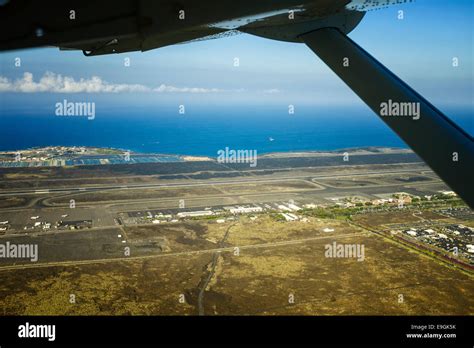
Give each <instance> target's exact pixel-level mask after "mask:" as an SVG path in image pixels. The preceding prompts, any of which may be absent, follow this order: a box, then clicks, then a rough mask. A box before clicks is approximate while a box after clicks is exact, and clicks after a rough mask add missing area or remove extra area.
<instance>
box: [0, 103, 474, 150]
mask: <svg viewBox="0 0 474 348" xmlns="http://www.w3.org/2000/svg"><path fill="white" fill-rule="evenodd" d="M443 111H445V112H446V113H447V114H448V115H449V116H450V117H452V119H453V120H454V121H455V122H456V123H458V124H459V125H460V126H461V127H463V128H464V129H465V130H466V131H467V132H469V133H470V134H474V125H473V118H472V113H471V111H470V110H466V109H464V110H463V109H445V110H443ZM53 145H58V146H59V145H65V146H94V147H108V148H119V149H126V150H131V151H134V152H141V153H162V154H181V155H183V154H186V155H202V156H212V157H215V156H216V153H217V151H218V150H220V149H224V148H225V147H229V148H231V149H252V150H253V149H255V150H257V151H258V153H259V154H263V153H271V152H289V151H304V150H335V149H344V148H354V147H367V146H386V147H406V145H405V144H404V143H403V142H402V141H401V140H400V139H399V138H398V137H397V135H396V134H394V133H393V132H392V131H391V130H390V129H389V128H388V127H387V126H386V125H385V124H384V123H383V122H382V121H381V120H380V119H379V118H378V117H377V116H376V115H375V114H373V113H372V111H371V110H370V109H368V108H365V107H358V108H353V107H352V108H349V107H347V108H342V107H337V108H335V107H321V106H304V107H299V108H297V109H296V110H295V114H293V115H291V114H289V113H288V109H287V108H285V107H275V106H271V107H266V106H262V105H259V106H253V107H251V106H245V107H243V106H235V107H232V108H229V107H226V108H219V107H206V106H197V107H188V108H187V109H186V113H185V114H184V115H180V114H179V113H178V110H177V108H175V107H163V108H159V107H157V108H130V109H119V110H117V109H115V110H100V112H99V111H98V112H97V114H96V117H95V119H94V120H88V119H87V117H58V116H55V115H54V112H53V111H51V112H45V111H42V112H32V111H31V112H27V113H15V112H5V113H3V112H2V115H1V116H0V150H2V151H4V150H22V149H27V148H31V147H43V146H53Z"/></svg>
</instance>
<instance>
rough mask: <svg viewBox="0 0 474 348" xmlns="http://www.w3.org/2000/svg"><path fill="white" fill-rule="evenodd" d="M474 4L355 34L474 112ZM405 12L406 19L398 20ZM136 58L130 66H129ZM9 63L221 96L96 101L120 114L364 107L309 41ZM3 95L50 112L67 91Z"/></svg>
mask: <svg viewBox="0 0 474 348" xmlns="http://www.w3.org/2000/svg"><path fill="white" fill-rule="evenodd" d="M473 4H474V1H472V0H417V1H416V2H415V3H410V4H404V5H396V6H392V7H390V8H387V9H383V10H378V11H372V12H369V13H367V15H366V16H365V18H364V19H363V21H362V22H361V24H360V25H359V26H358V27H357V28H356V29H355V30H354V31H353V32H352V33H351V34H350V36H351V38H353V39H354V40H355V41H356V42H357V43H359V44H360V45H361V46H362V47H364V48H365V49H366V50H367V51H369V52H370V53H372V54H373V55H374V56H375V57H376V58H378V59H379V60H380V61H381V62H382V63H383V64H385V65H386V66H387V67H388V68H389V69H391V70H392V71H393V72H394V73H396V74H397V75H398V76H400V77H401V78H402V79H404V80H405V81H406V82H407V83H408V84H410V85H411V86H412V87H414V88H415V89H417V90H418V91H419V92H420V93H421V94H422V95H424V96H425V97H426V98H427V99H428V100H430V101H431V102H432V103H433V104H435V105H436V106H438V107H440V108H441V109H442V110H443V108H451V107H464V108H466V106H467V107H469V108H471V109H472V105H473V104H472V103H473V91H474V87H473V81H474V62H473V55H474V53H473V47H474V46H473V35H474V34H473V32H474V30H473V23H474V18H473V17H474V5H473ZM400 9H401V10H403V11H404V19H403V20H399V19H398V18H397V14H398V11H399V10H400ZM15 57H20V58H21V59H22V66H21V67H20V68H17V67H15V66H14V64H13V63H14V59H15ZM127 57H128V58H130V61H131V66H130V67H125V66H124V59H125V58H127ZM235 57H238V58H239V60H240V66H239V67H234V66H233V63H234V58H235ZM453 57H458V58H459V64H460V65H459V67H457V68H453V67H452V59H453ZM0 62H1V70H0V76H2V77H4V78H8V79H10V80H15V79H19V78H21V77H22V76H23V74H24V73H25V72H29V73H32V74H33V78H34V80H35V81H37V80H38V79H39V78H40V77H41V76H43V75H44V74H45V72H47V71H50V72H53V73H55V74H60V75H62V76H69V77H72V78H74V79H76V80H78V79H80V78H85V79H89V78H91V77H92V76H98V77H100V78H101V79H102V80H103V81H107V82H108V83H111V84H139V85H144V86H148V87H150V88H155V87H158V86H160V85H162V84H165V85H167V86H174V87H176V88H189V87H197V88H202V89H218V90H219V92H217V93H214V92H209V93H198V94H196V93H187V92H184V93H183V92H169V93H147V92H123V93H109V94H104V93H102V94H94V95H93V96H91V95H88V96H87V98H94V100H95V101H101V102H103V103H105V104H107V105H108V106H109V107H110V108H113V107H121V106H134V105H141V106H155V105H163V104H167V105H172V104H173V103H198V104H199V103H200V104H229V105H234V104H237V105H242V104H246V105H250V104H262V105H263V104H275V105H278V104H282V105H288V104H295V105H298V104H305V105H321V104H323V105H358V106H362V105H363V104H362V102H361V101H360V100H359V99H358V98H357V97H356V96H355V95H354V94H353V93H352V91H350V90H349V88H348V87H346V86H345V85H344V83H342V82H341V81H340V80H339V79H338V78H337V77H336V76H335V75H334V74H333V73H332V72H331V71H330V70H329V69H328V68H327V67H326V66H325V65H324V64H323V63H322V62H321V61H320V60H319V58H317V57H316V56H315V55H314V54H313V53H312V52H311V51H310V50H309V49H308V48H307V47H306V46H305V45H303V44H294V43H285V42H279V41H273V40H267V39H262V38H258V37H254V36H250V35H246V34H242V35H237V36H233V37H229V38H224V39H218V40H210V41H204V42H195V43H190V44H185V45H176V46H171V47H165V48H161V49H156V50H152V51H149V52H144V53H142V52H135V53H124V54H120V55H110V56H99V57H84V56H83V55H82V52H69V51H59V50H58V49H56V48H43V49H34V50H24V51H16V52H8V53H2V54H0ZM271 91H272V92H273V93H269V92H271ZM60 97H61V99H62V98H63V97H64V95H61V96H60ZM66 97H67V98H69V99H73V98H74V97H79V98H84V96H79V95H76V96H73V95H70V94H68V95H67V96H66ZM0 98H1V102H2V108H3V109H4V110H22V109H25V108H28V107H34V108H35V109H36V108H39V109H41V108H43V107H50V105H51V100H57V99H58V94H55V93H2V94H1V95H0ZM81 100H82V99H81Z"/></svg>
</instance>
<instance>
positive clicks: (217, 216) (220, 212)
mask: <svg viewBox="0 0 474 348" xmlns="http://www.w3.org/2000/svg"><path fill="white" fill-rule="evenodd" d="M316 207H317V206H316V205H315V204H305V205H302V206H298V205H297V204H296V203H295V202H293V201H291V202H278V203H262V204H242V205H235V206H222V207H213V208H210V207H208V208H205V209H202V208H201V209H199V210H190V209H180V210H175V211H172V210H168V211H166V212H163V211H156V210H151V211H139V212H128V213H120V214H119V218H118V223H123V224H125V225H130V224H149V223H152V224H160V223H176V222H178V221H180V220H185V219H193V218H210V219H212V220H214V221H215V222H216V223H224V222H226V221H229V220H234V219H235V216H236V215H252V214H259V213H264V212H274V213H279V214H280V215H281V216H282V217H283V218H284V219H285V220H286V221H303V222H306V221H308V219H307V218H304V217H301V216H298V215H297V214H295V213H296V212H298V211H300V210H302V209H304V208H316ZM250 218H251V219H252V220H255V219H256V216H251V217H250Z"/></svg>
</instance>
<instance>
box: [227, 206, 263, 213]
mask: <svg viewBox="0 0 474 348" xmlns="http://www.w3.org/2000/svg"><path fill="white" fill-rule="evenodd" d="M230 212H231V213H232V214H249V213H261V212H263V208H262V207H242V206H238V207H237V208H231V209H230Z"/></svg>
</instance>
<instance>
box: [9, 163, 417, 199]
mask: <svg viewBox="0 0 474 348" xmlns="http://www.w3.org/2000/svg"><path fill="white" fill-rule="evenodd" d="M418 171H419V170H418V169H400V170H396V171H375V172H365V173H355V174H332V175H327V174H325V175H319V176H318V175H311V174H305V175H290V176H281V177H278V178H262V179H253V178H252V179H250V178H247V179H235V180H225V181H222V180H219V181H215V180H207V181H198V182H193V183H163V184H130V185H103V186H93V187H67V188H55V189H28V190H21V191H4V190H3V191H2V192H0V197H2V196H19V195H37V194H50V193H76V192H96V191H105V190H124V189H130V190H134V189H135V190H136V189H150V188H169V187H196V186H210V185H232V184H249V183H262V182H278V181H285V180H295V179H307V178H312V179H334V178H344V177H348V178H353V177H355V176H359V177H360V176H362V177H363V176H368V175H388V174H404V173H413V172H418Z"/></svg>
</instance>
